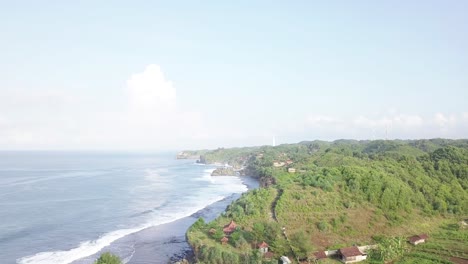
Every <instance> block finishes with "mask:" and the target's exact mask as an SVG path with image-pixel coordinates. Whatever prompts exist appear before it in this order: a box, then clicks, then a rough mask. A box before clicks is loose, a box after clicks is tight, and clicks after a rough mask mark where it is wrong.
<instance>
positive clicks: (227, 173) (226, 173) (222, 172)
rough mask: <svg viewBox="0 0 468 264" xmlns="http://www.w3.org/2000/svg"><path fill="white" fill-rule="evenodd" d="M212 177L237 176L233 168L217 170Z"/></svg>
mask: <svg viewBox="0 0 468 264" xmlns="http://www.w3.org/2000/svg"><path fill="white" fill-rule="evenodd" d="M211 176H237V173H236V172H235V171H234V169H233V168H227V167H223V168H217V169H216V170H214V171H213V172H212V173H211Z"/></svg>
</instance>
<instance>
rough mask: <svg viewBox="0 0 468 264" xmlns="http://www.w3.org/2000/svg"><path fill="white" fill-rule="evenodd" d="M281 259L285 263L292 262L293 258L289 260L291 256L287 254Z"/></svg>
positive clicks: (289, 263)
mask: <svg viewBox="0 0 468 264" xmlns="http://www.w3.org/2000/svg"><path fill="white" fill-rule="evenodd" d="M280 259H281V261H282V262H283V264H291V263H292V262H291V260H289V258H288V257H286V256H282V257H281V258H280Z"/></svg>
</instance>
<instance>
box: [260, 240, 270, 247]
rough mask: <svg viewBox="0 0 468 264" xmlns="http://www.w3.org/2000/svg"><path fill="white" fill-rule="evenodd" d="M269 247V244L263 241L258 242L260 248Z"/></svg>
mask: <svg viewBox="0 0 468 264" xmlns="http://www.w3.org/2000/svg"><path fill="white" fill-rule="evenodd" d="M267 247H268V244H267V243H266V242H265V241H263V242H262V243H260V244H258V248H267Z"/></svg>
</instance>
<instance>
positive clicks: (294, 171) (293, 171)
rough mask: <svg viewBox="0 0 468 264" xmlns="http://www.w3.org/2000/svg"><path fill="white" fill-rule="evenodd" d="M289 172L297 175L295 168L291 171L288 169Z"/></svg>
mask: <svg viewBox="0 0 468 264" xmlns="http://www.w3.org/2000/svg"><path fill="white" fill-rule="evenodd" d="M288 172H289V173H296V169H295V168H289V169H288Z"/></svg>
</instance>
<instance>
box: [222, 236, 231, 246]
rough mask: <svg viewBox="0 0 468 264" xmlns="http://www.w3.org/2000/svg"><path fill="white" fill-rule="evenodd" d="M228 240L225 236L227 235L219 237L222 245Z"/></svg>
mask: <svg viewBox="0 0 468 264" xmlns="http://www.w3.org/2000/svg"><path fill="white" fill-rule="evenodd" d="M228 241H229V238H227V237H223V238H221V244H223V245H226V244H227V242H228Z"/></svg>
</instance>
